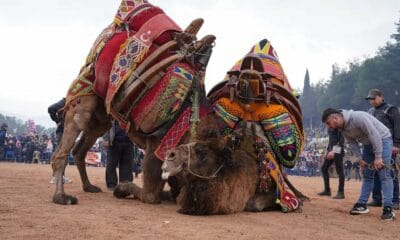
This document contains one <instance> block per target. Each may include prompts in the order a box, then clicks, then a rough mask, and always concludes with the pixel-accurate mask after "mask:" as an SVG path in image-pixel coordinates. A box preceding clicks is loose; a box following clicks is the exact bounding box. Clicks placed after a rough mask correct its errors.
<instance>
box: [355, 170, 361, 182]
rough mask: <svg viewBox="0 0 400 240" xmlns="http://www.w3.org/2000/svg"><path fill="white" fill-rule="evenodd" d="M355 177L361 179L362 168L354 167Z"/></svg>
mask: <svg viewBox="0 0 400 240" xmlns="http://www.w3.org/2000/svg"><path fill="white" fill-rule="evenodd" d="M354 179H355V180H360V181H361V174H360V169H359V168H358V169H354Z"/></svg>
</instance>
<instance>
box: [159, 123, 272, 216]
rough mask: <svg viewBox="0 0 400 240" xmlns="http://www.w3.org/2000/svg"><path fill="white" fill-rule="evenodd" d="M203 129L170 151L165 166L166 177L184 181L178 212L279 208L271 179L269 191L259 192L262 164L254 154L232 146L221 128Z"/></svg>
mask: <svg viewBox="0 0 400 240" xmlns="http://www.w3.org/2000/svg"><path fill="white" fill-rule="evenodd" d="M204 121H206V122H207V121H208V122H210V120H204ZM202 126H204V125H203V124H202ZM203 131H205V133H204V134H202V132H203ZM199 132H200V135H201V136H200V138H198V139H196V140H195V141H193V142H191V143H188V144H182V145H180V146H178V147H177V148H176V149H174V150H170V151H168V152H167V155H166V159H165V160H164V163H163V165H162V169H163V178H164V179H166V178H168V177H171V176H175V177H176V178H177V179H178V181H179V182H180V184H181V191H180V194H179V195H178V197H177V199H176V200H177V203H178V205H179V206H180V207H181V209H180V210H179V211H178V212H180V213H183V214H189V215H210V214H231V213H236V212H242V211H252V212H256V211H263V210H271V209H277V208H279V205H277V204H276V203H275V193H276V185H275V183H274V182H273V181H272V180H271V179H270V180H269V181H268V188H269V190H268V191H263V192H259V191H257V186H258V185H259V177H258V175H259V174H258V165H259V164H258V163H257V161H256V159H255V158H254V157H252V156H251V154H249V153H247V152H246V151H244V150H241V149H240V148H238V149H234V150H233V149H232V148H230V147H228V146H227V145H226V144H225V143H224V139H223V138H222V137H221V136H220V135H219V130H218V129H212V128H209V127H207V128H203V129H200V130H199Z"/></svg>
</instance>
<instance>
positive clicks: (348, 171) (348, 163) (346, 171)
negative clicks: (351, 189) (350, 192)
mask: <svg viewBox="0 0 400 240" xmlns="http://www.w3.org/2000/svg"><path fill="white" fill-rule="evenodd" d="M352 167H353V163H352V162H351V161H350V159H347V160H346V161H345V162H344V177H345V178H346V180H347V181H349V180H350V178H351V168H352Z"/></svg>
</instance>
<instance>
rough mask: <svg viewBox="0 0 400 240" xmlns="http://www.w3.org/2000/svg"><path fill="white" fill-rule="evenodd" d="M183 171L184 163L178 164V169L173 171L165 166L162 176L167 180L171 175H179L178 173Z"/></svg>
mask: <svg viewBox="0 0 400 240" xmlns="http://www.w3.org/2000/svg"><path fill="white" fill-rule="evenodd" d="M164 164H165V163H164ZM163 166H164V165H163ZM182 171H183V167H182V165H180V166H178V167H177V168H176V169H173V170H172V171H171V170H166V169H165V168H163V171H162V173H161V178H162V179H163V180H167V179H168V178H169V177H172V176H175V175H177V174H178V173H180V172H182Z"/></svg>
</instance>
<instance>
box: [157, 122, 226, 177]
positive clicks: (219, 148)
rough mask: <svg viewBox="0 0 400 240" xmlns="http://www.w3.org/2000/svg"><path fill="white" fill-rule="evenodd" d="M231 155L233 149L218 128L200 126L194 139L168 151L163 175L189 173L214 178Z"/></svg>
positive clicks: (170, 175) (163, 166)
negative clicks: (227, 144) (228, 145)
mask: <svg viewBox="0 0 400 240" xmlns="http://www.w3.org/2000/svg"><path fill="white" fill-rule="evenodd" d="M231 155H232V150H231V149H230V148H228V147H227V146H226V143H225V141H224V139H223V137H222V136H221V135H220V134H219V131H218V130H217V129H215V128H208V129H207V128H205V127H204V128H201V127H200V128H199V130H198V133H197V138H196V139H195V140H194V141H192V142H190V143H187V144H182V145H179V146H177V147H176V148H175V149H174V150H169V151H168V152H167V153H166V157H165V160H164V163H163V165H162V170H163V174H162V177H163V179H167V178H168V177H172V176H176V175H178V174H187V175H192V176H194V177H198V178H204V179H208V178H213V177H215V176H216V174H218V172H219V171H220V170H221V168H222V167H223V166H224V164H225V162H226V161H227V160H229V159H231V157H232V156H231Z"/></svg>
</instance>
